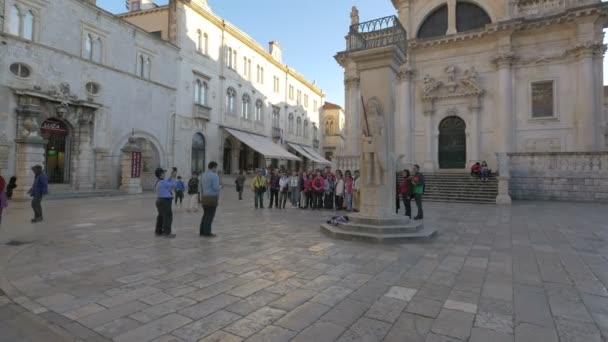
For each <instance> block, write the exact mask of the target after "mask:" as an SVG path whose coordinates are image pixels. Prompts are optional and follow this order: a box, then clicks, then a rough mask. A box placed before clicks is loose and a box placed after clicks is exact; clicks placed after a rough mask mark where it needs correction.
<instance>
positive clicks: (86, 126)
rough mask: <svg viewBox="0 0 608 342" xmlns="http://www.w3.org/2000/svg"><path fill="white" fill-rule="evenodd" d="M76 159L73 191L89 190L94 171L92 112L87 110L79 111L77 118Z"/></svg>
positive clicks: (91, 186)
mask: <svg viewBox="0 0 608 342" xmlns="http://www.w3.org/2000/svg"><path fill="white" fill-rule="evenodd" d="M78 125H79V127H78V136H77V137H76V139H78V145H77V146H78V159H77V166H76V167H77V168H76V179H75V181H74V188H75V189H91V188H93V183H92V182H91V175H93V174H94V170H91V164H92V159H91V158H92V157H93V148H92V146H91V140H92V139H91V135H92V129H91V128H92V125H93V112H92V111H90V110H89V109H79V116H78Z"/></svg>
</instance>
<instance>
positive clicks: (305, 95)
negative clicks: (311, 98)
mask: <svg viewBox="0 0 608 342" xmlns="http://www.w3.org/2000/svg"><path fill="white" fill-rule="evenodd" d="M304 107H306V108H308V95H307V94H304Z"/></svg>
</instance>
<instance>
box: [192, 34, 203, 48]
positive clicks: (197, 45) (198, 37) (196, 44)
mask: <svg viewBox="0 0 608 342" xmlns="http://www.w3.org/2000/svg"><path fill="white" fill-rule="evenodd" d="M202 46H203V33H202V32H201V30H196V39H195V40H194V48H195V49H196V52H202Z"/></svg>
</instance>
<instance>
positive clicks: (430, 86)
mask: <svg viewBox="0 0 608 342" xmlns="http://www.w3.org/2000/svg"><path fill="white" fill-rule="evenodd" d="M423 80H424V94H425V95H429V94H430V93H431V92H432V91H433V90H435V89H437V88H438V87H439V86H440V85H441V82H438V81H436V80H435V79H434V78H432V77H431V76H429V75H428V74H427V75H425V76H424V79H423Z"/></svg>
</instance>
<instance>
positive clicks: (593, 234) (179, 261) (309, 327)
mask: <svg viewBox="0 0 608 342" xmlns="http://www.w3.org/2000/svg"><path fill="white" fill-rule="evenodd" d="M232 195H233V194H231V193H226V194H225V196H223V197H222V201H221V204H220V208H219V210H218V215H217V221H216V223H215V225H214V232H215V233H216V234H218V237H217V238H215V239H201V238H199V237H198V235H197V233H198V231H197V229H198V224H199V223H200V215H201V214H200V213H198V214H195V213H187V212H184V211H180V210H176V211H175V213H174V216H175V222H174V229H175V232H176V233H177V238H176V239H173V240H167V239H162V238H156V237H154V236H153V232H152V226H153V224H154V218H155V210H154V206H153V198H151V197H150V196H149V195H142V196H135V197H107V198H98V199H86V200H52V201H47V202H45V206H46V209H47V212H48V213H49V214H48V217H47V218H45V219H46V223H45V225H44V226H33V225H31V224H29V223H25V222H26V218H27V217H28V215H29V208H28V205H27V203H15V204H14V205H12V206H11V208H10V210H9V211H7V213H6V214H5V217H4V222H3V230H2V231H0V242H1V243H2V248H0V261H1V262H2V263H1V264H0V271H1V272H0V287H2V290H4V292H6V294H5V295H4V294H0V337H2V338H4V340H7V339H8V340H9V341H10V340H11V338H13V340H14V336H20V334H21V333H22V330H27V328H28V327H27V326H25V325H23V323H20V324H17V321H16V320H15V317H23V318H25V317H29V318H31V319H34V318H35V319H36V320H39V322H47V323H49V324H51V323H52V324H53V325H52V326H53V327H55V329H57V331H56V333H57V336H58V337H57V338H55V337H49V338H48V340H49V341H70V336H72V337H74V336H76V337H77V338H80V339H82V340H85V341H125V342H126V341H137V342H141V341H162V342H168V341H176V342H181V341H199V340H200V341H204V342H208V341H244V340H247V341H264V342H267V341H291V340H293V341H389V342H392V341H414V342H418V341H419V342H433V341H444V342H445V341H471V342H487V341H499V342H503V341H510V342H520V341H543V342H544V341H549V342H551V341H583V342H587V341H593V342H595V341H603V340H606V338H608V290H607V286H608V259H607V258H608V231H607V230H606V229H607V228H606V223H605V222H606V216H605V214H604V212H605V205H599V204H571V203H551V202H521V203H520V202H515V203H514V205H513V206H512V207H497V206H475V205H466V204H449V205H446V204H440V203H426V211H427V212H428V214H427V218H426V219H425V225H432V226H433V227H435V228H437V229H438V230H439V232H440V233H439V236H438V237H437V238H435V239H434V240H431V241H428V242H424V243H406V244H400V245H399V244H398V245H371V244H365V243H358V242H346V241H339V240H332V239H330V238H328V237H326V236H324V235H322V234H321V233H320V232H319V223H320V222H322V221H323V220H325V219H327V217H329V216H331V215H332V214H333V213H332V212H325V211H322V212H320V213H315V215H314V217H313V216H311V215H310V212H308V211H304V210H297V209H289V210H285V211H275V210H274V209H273V210H272V211H271V210H264V211H260V210H258V211H255V210H254V209H253V208H252V204H251V203H250V200H251V198H247V197H246V200H245V201H238V200H236V199H235V198H233V197H234V196H232ZM66 207H72V208H76V209H77V210H72V211H70V214H69V215H66V214H61V213H62V209H63V208H66ZM84 223H87V224H86V225H85V224H84ZM89 223H90V224H89ZM6 227H8V228H6ZM9 240H23V241H28V242H29V243H28V244H26V245H23V246H18V247H13V246H6V245H5V243H6V242H8V241H9ZM15 310H17V311H15ZM24 314H27V316H19V315H24ZM36 329H38V330H37V331H39V330H40V329H42V328H36ZM33 336H37V335H35V334H34V335H33ZM49 336H53V335H52V334H51V335H49ZM602 339H603V340H602ZM0 340H2V339H1V338H0Z"/></svg>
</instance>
